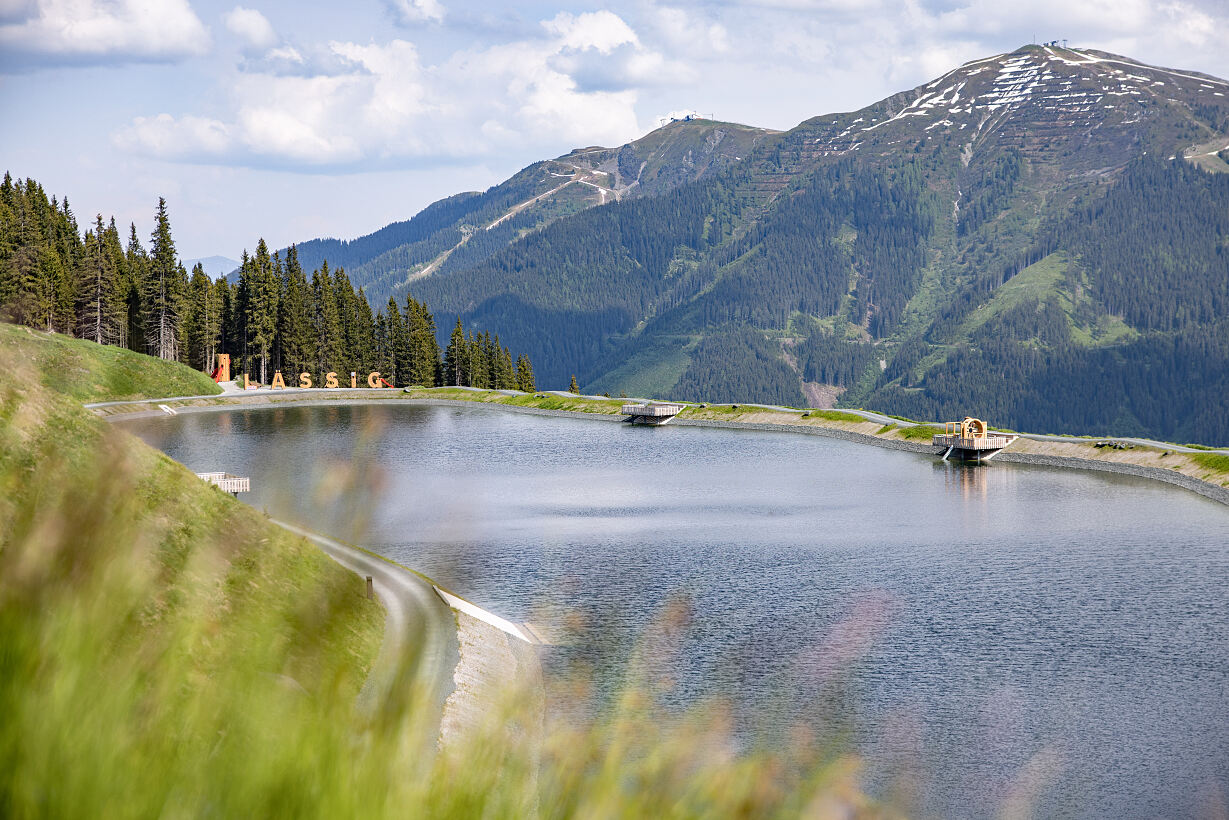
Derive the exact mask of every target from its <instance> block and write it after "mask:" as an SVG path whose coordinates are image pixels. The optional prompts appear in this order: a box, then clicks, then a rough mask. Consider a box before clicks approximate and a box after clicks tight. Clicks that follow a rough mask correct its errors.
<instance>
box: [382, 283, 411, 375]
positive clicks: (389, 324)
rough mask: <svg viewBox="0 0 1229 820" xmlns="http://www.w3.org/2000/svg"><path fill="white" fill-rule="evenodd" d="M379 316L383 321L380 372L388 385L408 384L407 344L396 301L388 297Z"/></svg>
mask: <svg viewBox="0 0 1229 820" xmlns="http://www.w3.org/2000/svg"><path fill="white" fill-rule="evenodd" d="M381 316H382V317H383V320H384V339H383V347H382V350H381V351H380V353H381V361H380V372H382V373H384V374H385V375H386V377H387V378H388V381H389V383H390V384H409V382H408V381H406V379H407V377H408V375H409V372H410V368H409V359H410V352H409V344H408V341H407V339H406V329H405V323H404V322H402V321H401V310H400V309H399V308H398V307H397V300H396V299H394V298H393V297H391V296H390V297H388V305H387V307H386V312H385V313H383V314H381Z"/></svg>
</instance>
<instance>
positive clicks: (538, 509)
mask: <svg viewBox="0 0 1229 820" xmlns="http://www.w3.org/2000/svg"><path fill="white" fill-rule="evenodd" d="M129 427H130V429H133V430H136V431H138V432H139V433H140V434H141V435H142V436H143V437H145V438H146V439H147V440H149V441H151V442H153V443H154V444H155V445H156V446H159V447H161V448H162V449H164V450H166V451H167V452H168V453H170V454H171V455H172V456H173V457H175V458H177V459H179V460H180V461H183V462H184V463H186V464H188V465H189V466H191V467H193V468H195V469H199V470H205V469H225V470H227V471H229V472H232V473H239V474H243V475H250V476H251V477H252V478H253V489H254V492H253V493H252V499H251V501H252V503H253V504H255V505H256V506H258V507H266V508H267V509H269V511H270V512H271V513H274V514H276V515H278V516H282V517H287V518H291V519H294V520H297V521H300V522H302V523H304V524H305V525H306V526H310V527H312V528H314V529H317V530H320V531H322V532H325V533H327V534H330V535H333V536H335V537H339V538H342V539H346V540H351V541H358V542H361V543H363V544H364V545H366V546H369V547H371V548H373V549H376V550H378V551H380V552H382V553H384V554H386V555H388V556H389V557H391V558H393V559H394V560H397V561H400V562H402V563H405V564H408V565H410V566H414V567H416V568H419V569H421V570H423V571H425V572H427V573H428V574H431V575H434V576H436V577H437V578H439V580H440V581H442V582H444V583H445V584H447V585H449V586H453V587H456V588H458V589H460V590H463V591H464V592H465V593H467V595H468V596H469V597H471V598H473V599H474V600H475V601H477V602H478V603H480V604H483V605H485V606H488V607H491V608H492V609H495V610H497V611H499V612H500V613H501V614H504V615H506V616H507V617H510V618H512V619H515V620H527V619H531V618H532V619H534V620H535V622H541V623H542V624H543V625H544V626H545V627H546V628H548V629H551V630H554V631H555V632H557V633H561V634H562V633H568V632H571V633H573V634H578V635H579V636H580V640H579V642H578V644H577V645H576V646H575V647H572V648H571V649H569V650H567V651H572V650H574V652H573V654H572V655H571V656H570V657H569V658H565V659H564V660H565V661H568V660H575V661H578V662H584V663H588V664H590V665H592V666H594V667H596V668H599V669H601V668H603V664H606V663H607V662H608V661H609V658H610V657H614V656H617V655H618V654H619V652H620V651H623V650H624V649H626V647H627V645H628V642H629V640H630V638H631V637H632V636H637V635H640V634H642V633H643V632H644V630H645V628H646V625H647V624H649V623H650V622H651V621H652V619H653V617H654V615H655V614H656V613H660V612H662V611H663V608H664V607H666V605H667V602H669V601H673V600H676V599H675V597H674V596H676V595H682V596H683V597H684V598H685V600H686V605H687V612H688V616H687V618H686V619H685V621H680V624H682V625H680V626H678V628H677V631H676V632H675V633H672V636H671V637H672V640H673V641H675V643H673V644H671V646H672V647H675V649H672V650H671V652H670V653H669V657H666V656H665V655H664V654H663V655H660V656H658V657H657V658H656V660H655V663H656V665H655V666H653V670H654V674H656V675H658V676H660V677H661V679H663V680H666V679H668V680H670V681H672V682H673V687H672V688H671V689H670V693H669V696H670V697H672V698H674V699H676V700H677V702H687V701H688V700H689V699H694V698H696V697H700V696H703V695H710V694H721V695H726V696H729V697H732V698H734V700H735V706H736V709H737V710H738V712H739V714H740V716H741V718H742V719H743V720H745V721H750V722H755V721H767V720H768V718H769V717H770V716H785V717H788V718H797V717H799V716H803V715H805V716H811V715H813V714H815V713H816V712H817V711H819V707H821V706H822V711H824V713H825V714H827V715H829V716H831V715H843V716H845V717H844V718H843V719H847V720H848V721H849V728H850V731H852V732H854V734H855V735H856V737H857V738H858V742H859V743H860V744H861V745H862V747H863V748H864V749H865V750H866V751H867V753H868V755H870V757H871V761H872V766H871V769H870V776H871V778H872V781H873V782H875V783H878V784H880V785H881V786H882V788H883V789H885V790H888V789H896V790H899V791H900V792H901V793H904V794H910V795H914V796H915V797H916V799H917V804H916V805H917V808H918V813H924V814H933V815H940V816H978V815H984V814H986V813H988V812H990V811H992V807H998V806H1008V805H1013V802H1012V801H1014V800H1016V799H1017V796H1019V795H1036V796H1037V801H1038V802H1037V803H1036V806H1037V811H1038V813H1039V814H1042V815H1052V814H1066V815H1098V816H1107V815H1108V816H1157V815H1170V816H1173V815H1189V814H1192V813H1194V812H1195V811H1196V810H1197V808H1198V807H1199V805H1201V803H1200V801H1202V800H1203V798H1197V797H1196V795H1199V794H1206V791H1207V787H1208V786H1207V784H1208V783H1215V782H1218V780H1219V782H1226V780H1227V779H1229V616H1227V615H1226V612H1225V608H1224V606H1223V601H1224V589H1225V585H1226V583H1229V549H1227V548H1226V543H1225V538H1224V532H1225V527H1226V525H1227V524H1229V510H1226V509H1225V508H1224V507H1221V506H1218V505H1215V504H1213V503H1212V502H1209V501H1207V500H1205V499H1202V498H1199V497H1198V496H1195V495H1193V494H1189V493H1185V492H1182V491H1179V490H1176V489H1174V488H1171V487H1168V486H1166V485H1162V484H1157V483H1150V482H1146V481H1142V480H1138V479H1133V478H1130V477H1121V476H1111V475H1106V474H1092V473H1078V472H1071V471H1058V470H1052V469H1047V468H1039V467H1025V466H1022V465H1015V464H1006V463H997V462H996V463H992V464H989V465H982V466H976V465H957V464H950V463H949V464H943V463H941V462H936V461H935V460H933V459H928V458H925V457H921V456H915V455H912V454H908V453H898V452H893V451H887V450H878V449H875V448H866V447H860V446H858V445H853V444H848V443H845V442H840V441H835V440H828V439H821V438H816V437H810V436H792V435H784V434H768V433H753V432H741V431H740V432H733V431H724V430H704V429H697V428H672V427H664V428H660V429H654V430H643V429H636V430H632V429H628V428H627V427H626V426H621V425H616V424H607V423H599V422H593V421H587V420H574V419H553V418H541V417H535V416H522V415H516V414H510V413H500V412H498V411H492V410H486V409H483V408H473V409H470V408H451V407H449V408H443V407H434V408H432V407H422V406H417V407H406V406H398V407H386V406H372V407H357V408H352V407H339V406H331V407H321V408H279V409H278V410H276V411H274V412H270V411H267V410H257V411H242V412H234V413H219V414H199V415H190V414H181V415H180V416H177V417H174V418H166V419H150V420H146V421H141V422H139V423H132V424H131V425H129ZM322 486H323V487H325V489H326V490H327V492H325V491H322V490H321V489H320V488H321V487H322ZM339 495H341V496H349V497H351V500H350V501H347V502H346V503H329V501H328V499H329V498H334V499H335V498H337V497H338V496H339ZM565 654H566V652H565ZM834 659H843V662H842V663H840V664H836V663H835V662H834ZM910 784H911V785H910Z"/></svg>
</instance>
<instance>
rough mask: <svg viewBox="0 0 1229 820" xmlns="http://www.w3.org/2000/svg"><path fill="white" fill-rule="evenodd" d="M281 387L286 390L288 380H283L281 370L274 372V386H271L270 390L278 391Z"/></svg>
mask: <svg viewBox="0 0 1229 820" xmlns="http://www.w3.org/2000/svg"><path fill="white" fill-rule="evenodd" d="M279 387H280V388H281V389H283V390H285V389H286V380H285V379H283V378H282V371H280V370H274V371H273V384H271V385H269V389H270V390H276V389H278V388H279Z"/></svg>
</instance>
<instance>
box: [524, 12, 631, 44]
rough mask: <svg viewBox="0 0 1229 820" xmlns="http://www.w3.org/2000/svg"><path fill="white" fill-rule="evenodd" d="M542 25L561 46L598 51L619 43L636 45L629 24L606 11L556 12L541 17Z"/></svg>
mask: <svg viewBox="0 0 1229 820" xmlns="http://www.w3.org/2000/svg"><path fill="white" fill-rule="evenodd" d="M542 28H544V29H546V30H547V31H548V32H550V33H551V34H553V35H554V36H555V37H556V38H558V39H557V45H558V46H559V47H560V48H562V49H571V50H576V51H583V50H585V49H595V50H597V51H598V52H599V53H601V54H609V53H610V52H612V51H614V49H616V48H618V47H619V46H621V45H624V44H630V45H638V44H639V42H640V41H639V40H638V39H637V37H636V32H634V31H632V29H631V26H629V25H628V24H627V23H625V22H623V18H621V17H619V16H618V15H617V14H614V13H613V12H609V11H595V12H589V13H586V14H580V15H572V14H569V13H568V12H566V11H565V12H560V13H559V14H557V15H556V16H555V18H554V19H553V20H544V21H543V22H542Z"/></svg>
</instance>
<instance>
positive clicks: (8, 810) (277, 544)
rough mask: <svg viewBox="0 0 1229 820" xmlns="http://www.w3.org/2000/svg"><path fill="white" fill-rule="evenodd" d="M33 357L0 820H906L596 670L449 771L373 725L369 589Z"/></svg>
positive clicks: (843, 770)
mask: <svg viewBox="0 0 1229 820" xmlns="http://www.w3.org/2000/svg"><path fill="white" fill-rule="evenodd" d="M22 333H23V334H24V331H23V332H22ZM42 342H43V340H41V339H40V340H34V341H31V342H29V343H28V344H42ZM26 344H27V342H26V341H25V340H24V339H19V340H18V341H12V339H11V337H7V338H6V344H5V345H4V346H3V347H0V369H2V370H3V372H4V373H5V378H4V379H3V381H0V520H2V521H3V522H5V526H4V527H3V529H2V530H0V715H3V721H0V816H3V817H15V818H25V817H74V818H75V817H82V816H87V817H117V818H125V817H151V816H165V815H172V816H182V815H191V816H200V815H210V816H222V817H273V816H293V817H329V818H335V817H381V816H390V817H391V816H398V817H400V816H405V815H406V814H410V815H412V816H431V817H441V818H471V817H479V816H481V817H494V818H499V817H509V818H511V817H518V818H519V817H524V816H527V815H537V816H541V817H546V818H556V817H557V818H564V817H576V816H602V817H629V818H630V817H645V816H659V817H701V816H703V817H725V816H730V817H735V816H737V817H748V816H755V817H797V816H800V815H803V814H812V815H814V814H823V813H826V814H840V815H841V816H852V817H863V816H866V817H870V816H889V813H888V812H887V811H886V810H885V809H883V808H882V807H880V806H877V805H875V804H874V803H872V802H870V801H868V800H867V798H866V797H865V796H864V795H863V794H862V793H861V792H860V791H859V788H858V761H857V760H856V759H855V758H852V757H849V756H847V755H844V754H842V753H841V752H840V750H839V748H838V747H836V746H833V745H832V744H831V743H828V742H826V741H823V740H822V739H816V738H817V734H816V733H815V732H800V733H799V734H798V735H797V736H796V737H793V738H792V739H791V741H790V742H789V743H788V744H785V745H784V746H783V747H782V748H774V749H771V750H769V749H761V750H756V751H752V752H750V753H736V752H735V751H734V749H735V748H736V745H737V744H736V742H735V740H734V738H733V736H732V726H731V721H730V719H729V716H728V714H727V713H726V712H725V711H724V710H722V709H720V708H716V707H712V708H708V709H705V710H700V711H694V712H689V713H687V714H683V715H679V714H675V713H671V712H668V711H666V710H664V709H662V708H661V707H660V706H659V705H658V701H659V698H658V695H659V694H661V693H664V692H665V691H666V690H665V689H664V688H662V687H663V684H662V683H661V682H658V681H654V680H652V679H651V678H649V677H648V676H645V675H643V674H641V675H637V674H636V673H635V670H634V668H633V669H632V670H630V671H629V680H631V681H633V685H630V686H629V687H628V689H627V691H626V693H625V694H624V696H623V697H621V698H618V699H617V702H616V703H614V704H613V706H612V707H611V708H609V709H603V710H597V709H595V707H594V704H593V703H592V702H591V701H590V700H589V697H590V695H589V692H590V691H591V690H590V689H589V688H588V686H587V684H586V683H585V681H584V679H583V678H578V679H577V680H576V681H574V682H568V683H566V684H561V686H560V688H559V690H558V691H555V692H554V693H553V698H552V703H554V704H558V705H559V708H558V709H557V710H554V709H552V712H551V717H550V718H549V719H548V722H547V723H546V724H545V725H542V724H541V723H540V720H541V718H540V717H539V718H537V720H538V721H539V722H537V723H535V721H534V719H533V717H532V715H533V714H535V713H534V712H532V711H526V710H524V709H523V708H522V701H521V700H520V699H519V694H520V693H517V692H509V693H508V699H507V703H506V705H505V707H504V708H502V709H500V710H497V711H492V713H490V714H489V715H487V716H486V717H487V721H486V722H485V723H480V724H479V725H478V726H476V727H475V728H474V729H473V734H472V735H471V736H469V737H465V738H462V739H461V740H459V741H458V742H456V743H453V744H451V745H450V746H449V747H448V748H446V749H445V750H444V752H443V753H439V754H433V753H432V752H433V749H434V745H435V743H434V741H435V738H434V735H433V729H432V727H430V726H426V725H423V723H422V722H421V720H420V719H419V715H420V714H421V711H422V710H418V709H416V702H417V701H416V697H417V694H416V693H415V692H414V691H412V690H406V689H399V688H395V689H394V691H396V692H397V696H396V697H393V698H391V699H390V700H389V701H388V702H386V703H381V704H378V707H377V708H376V709H375V710H374V712H368V711H366V710H364V711H362V712H359V711H357V710H356V708H355V702H356V695H357V693H358V691H359V688H360V686H361V684H362V681H363V680H364V678H365V675H366V672H367V669H368V668H369V666H370V664H371V662H372V660H373V658H374V656H375V654H376V652H377V649H378V645H379V643H380V639H381V634H382V620H383V613H382V611H381V610H380V609H379V607H378V606H377V605H376V604H374V603H371V602H369V601H367V599H366V597H365V595H364V586H363V582H362V581H361V580H360V579H359V578H358V577H357V576H355V575H353V574H351V573H349V572H347V571H345V570H343V569H342V568H340V567H339V566H338V565H336V564H334V563H333V562H332V561H331V560H329V559H328V558H326V557H325V556H324V555H323V554H322V553H320V552H319V551H318V550H317V549H316V548H315V547H314V546H312V545H311V544H310V543H308V542H306V541H304V540H303V539H299V538H297V537H294V536H292V535H290V534H288V533H286V532H285V531H283V530H281V529H280V528H277V527H274V526H272V525H271V524H270V523H269V522H268V521H267V520H266V519H265V518H264V516H263V515H262V514H260V513H258V512H257V511H255V510H253V509H251V508H249V507H247V506H246V505H244V504H241V503H239V502H237V501H235V500H234V499H232V498H231V497H230V496H228V495H226V494H224V493H221V492H219V491H217V490H215V489H213V488H212V487H209V486H208V485H205V484H204V483H202V482H200V481H199V480H198V479H196V478H195V476H193V475H191V474H190V473H189V472H187V470H185V469H184V468H183V467H181V466H179V465H177V464H175V463H174V462H172V461H171V460H170V459H168V458H166V457H165V456H163V455H162V454H160V453H158V452H156V451H154V450H151V449H150V448H148V447H145V446H144V445H142V444H141V443H140V442H139V441H137V440H135V439H133V438H132V437H130V436H128V435H126V434H124V433H122V432H121V431H119V430H116V429H114V428H112V427H111V426H110V425H107V424H106V423H105V422H103V421H102V420H101V419H99V418H97V417H96V416H94V415H93V414H91V413H88V412H86V411H85V410H84V409H83V408H82V407H81V406H80V404H79V403H78V401H77V400H76V399H74V398H72V396H73V395H76V394H80V393H83V392H85V393H86V395H87V396H88V397H89V398H102V396H101V395H99V394H98V392H96V391H94V390H93V389H91V391H83V390H81V389H80V388H66V392H67V394H68V395H65V394H61V393H57V392H55V391H53V390H51V389H49V388H48V387H47V386H45V385H47V384H51V385H59V384H60V383H61V382H60V380H59V379H56V378H51V377H49V374H47V373H44V372H40V370H39V367H38V366H37V363H38V362H39V361H45V360H41V359H39V358H38V357H37V356H35V355H32V354H31V353H30V351H28V350H27V349H25V348H24V345H26ZM135 383H136V382H134V384H135ZM154 383H155V384H157V385H161V384H164V382H161V381H157V380H155V382H154ZM157 392H160V391H157ZM390 392H391V391H390ZM208 401H218V400H217V399H210V400H208ZM566 401H567V402H571V400H566ZM659 626H660V629H661V631H662V632H663V634H664V635H666V636H667V637H668V636H670V635H675V634H677V632H678V630H679V629H680V628H682V627H681V625H680V624H678V623H676V622H673V621H667V622H666V623H663V624H661V625H659ZM666 639H667V638H662V637H659V638H658V639H657V641H658V642H661V641H662V640H666ZM650 640H652V639H651V638H650ZM405 660H406V664H407V668H408V664H410V663H412V661H413V659H412V658H407V659H405ZM408 679H409V678H408V675H407V680H408ZM538 714H540V713H538ZM579 716H589V717H579ZM510 726H511V727H515V730H513V731H510V730H509V727H510Z"/></svg>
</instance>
